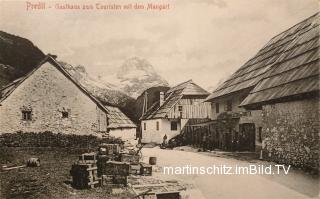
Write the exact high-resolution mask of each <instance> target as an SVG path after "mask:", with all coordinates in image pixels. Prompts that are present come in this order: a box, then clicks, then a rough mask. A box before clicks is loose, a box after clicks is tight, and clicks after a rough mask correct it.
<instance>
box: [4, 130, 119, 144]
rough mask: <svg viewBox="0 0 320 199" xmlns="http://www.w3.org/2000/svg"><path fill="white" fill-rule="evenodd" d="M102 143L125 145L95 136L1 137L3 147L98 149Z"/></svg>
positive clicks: (43, 134)
mask: <svg viewBox="0 0 320 199" xmlns="http://www.w3.org/2000/svg"><path fill="white" fill-rule="evenodd" d="M101 143H110V144H123V142H122V140H121V139H118V138H114V137H108V138H98V137H97V136H94V135H75V134H63V133H52V132H49V131H45V132H39V133H34V132H17V133H5V134H2V135H0V146H1V147H3V146H5V147H58V148H96V147H97V146H98V145H99V144H101Z"/></svg>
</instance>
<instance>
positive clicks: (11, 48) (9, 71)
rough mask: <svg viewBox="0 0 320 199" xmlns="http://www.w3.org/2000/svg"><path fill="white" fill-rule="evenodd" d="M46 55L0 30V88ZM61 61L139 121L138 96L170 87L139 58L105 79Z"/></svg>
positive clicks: (100, 96) (103, 98)
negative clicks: (149, 90)
mask: <svg viewBox="0 0 320 199" xmlns="http://www.w3.org/2000/svg"><path fill="white" fill-rule="evenodd" d="M44 57H45V55H44V53H43V52H42V51H41V50H40V49H39V48H38V47H36V46H35V45H34V44H33V43H32V42H31V41H29V40H28V39H25V38H22V37H19V36H15V35H12V34H9V33H6V32H3V31H0V88H1V87H2V86H4V85H6V84H8V83H10V82H12V81H13V80H15V79H17V78H19V77H22V76H24V75H26V74H27V73H28V72H30V71H31V70H32V69H33V68H35V67H36V66H37V65H38V63H39V62H40V61H41V60H42V59H43V58H44ZM58 59H59V58H58ZM60 63H61V64H62V65H63V66H64V67H65V68H66V70H67V71H68V72H69V73H70V74H71V75H72V76H73V77H74V78H75V80H76V81H78V82H79V83H80V84H81V85H82V86H83V87H85V88H86V89H87V90H88V91H89V92H91V93H92V94H93V95H95V96H96V97H97V98H98V99H99V100H100V101H102V102H103V103H105V104H113V105H116V106H118V107H119V108H120V109H121V110H122V111H123V112H124V113H125V114H126V115H128V116H129V117H130V118H131V119H132V120H133V121H135V122H137V120H138V118H139V116H138V115H137V108H136V104H137V103H136V100H135V98H137V97H138V96H139V95H141V93H143V91H145V90H146V89H148V88H151V87H156V86H168V83H167V81H166V80H164V79H163V78H162V77H161V76H160V75H158V74H157V73H156V71H155V70H154V68H153V66H152V65H151V64H150V63H149V62H148V61H146V60H145V59H140V58H137V57H134V58H131V59H128V60H126V61H125V62H124V63H123V64H122V65H121V66H120V67H119V69H118V72H117V73H115V74H114V75H113V76H112V77H111V78H110V76H108V77H106V78H105V79H103V78H98V77H93V76H91V75H89V74H88V73H87V72H86V70H85V67H84V66H72V65H70V64H68V63H65V62H63V61H61V62H60Z"/></svg>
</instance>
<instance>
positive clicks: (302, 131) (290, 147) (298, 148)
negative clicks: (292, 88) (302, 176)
mask: <svg viewBox="0 0 320 199" xmlns="http://www.w3.org/2000/svg"><path fill="white" fill-rule="evenodd" d="M318 103H319V99H318V98H315V99H306V100H300V101H293V102H285V103H277V104H273V105H266V106H263V110H262V120H263V130H262V131H263V132H262V133H263V139H264V143H265V147H264V149H263V152H264V157H263V158H264V159H267V160H270V161H275V162H278V163H284V164H288V165H292V166H296V167H301V168H305V169H311V170H316V171H318V170H319V147H320V146H319V105H318Z"/></svg>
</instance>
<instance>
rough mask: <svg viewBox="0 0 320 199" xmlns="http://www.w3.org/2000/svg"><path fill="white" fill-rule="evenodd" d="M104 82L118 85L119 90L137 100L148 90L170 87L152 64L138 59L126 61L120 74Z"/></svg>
mask: <svg viewBox="0 0 320 199" xmlns="http://www.w3.org/2000/svg"><path fill="white" fill-rule="evenodd" d="M104 82H110V83H112V84H113V85H116V86H117V88H118V89H119V90H121V91H122V92H124V93H126V94H128V95H129V96H131V97H133V98H137V97H138V96H139V95H141V93H143V91H145V90H147V89H148V88H151V87H156V86H168V82H167V81H166V80H165V79H164V78H163V77H161V76H160V75H159V74H158V73H157V72H156V71H155V69H154V68H153V66H152V65H151V64H150V62H148V61H147V60H145V59H141V58H138V57H133V58H131V59H128V60H126V61H125V62H124V63H123V64H122V65H121V66H120V67H119V69H118V72H117V73H116V74H115V75H113V76H111V77H110V76H109V77H107V79H105V80H104Z"/></svg>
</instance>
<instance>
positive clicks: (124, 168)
mask: <svg viewBox="0 0 320 199" xmlns="http://www.w3.org/2000/svg"><path fill="white" fill-rule="evenodd" d="M102 174H104V175H120V176H128V175H130V164H128V163H125V162H116V161H108V162H107V163H106V166H105V167H104V170H103V173H102Z"/></svg>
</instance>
